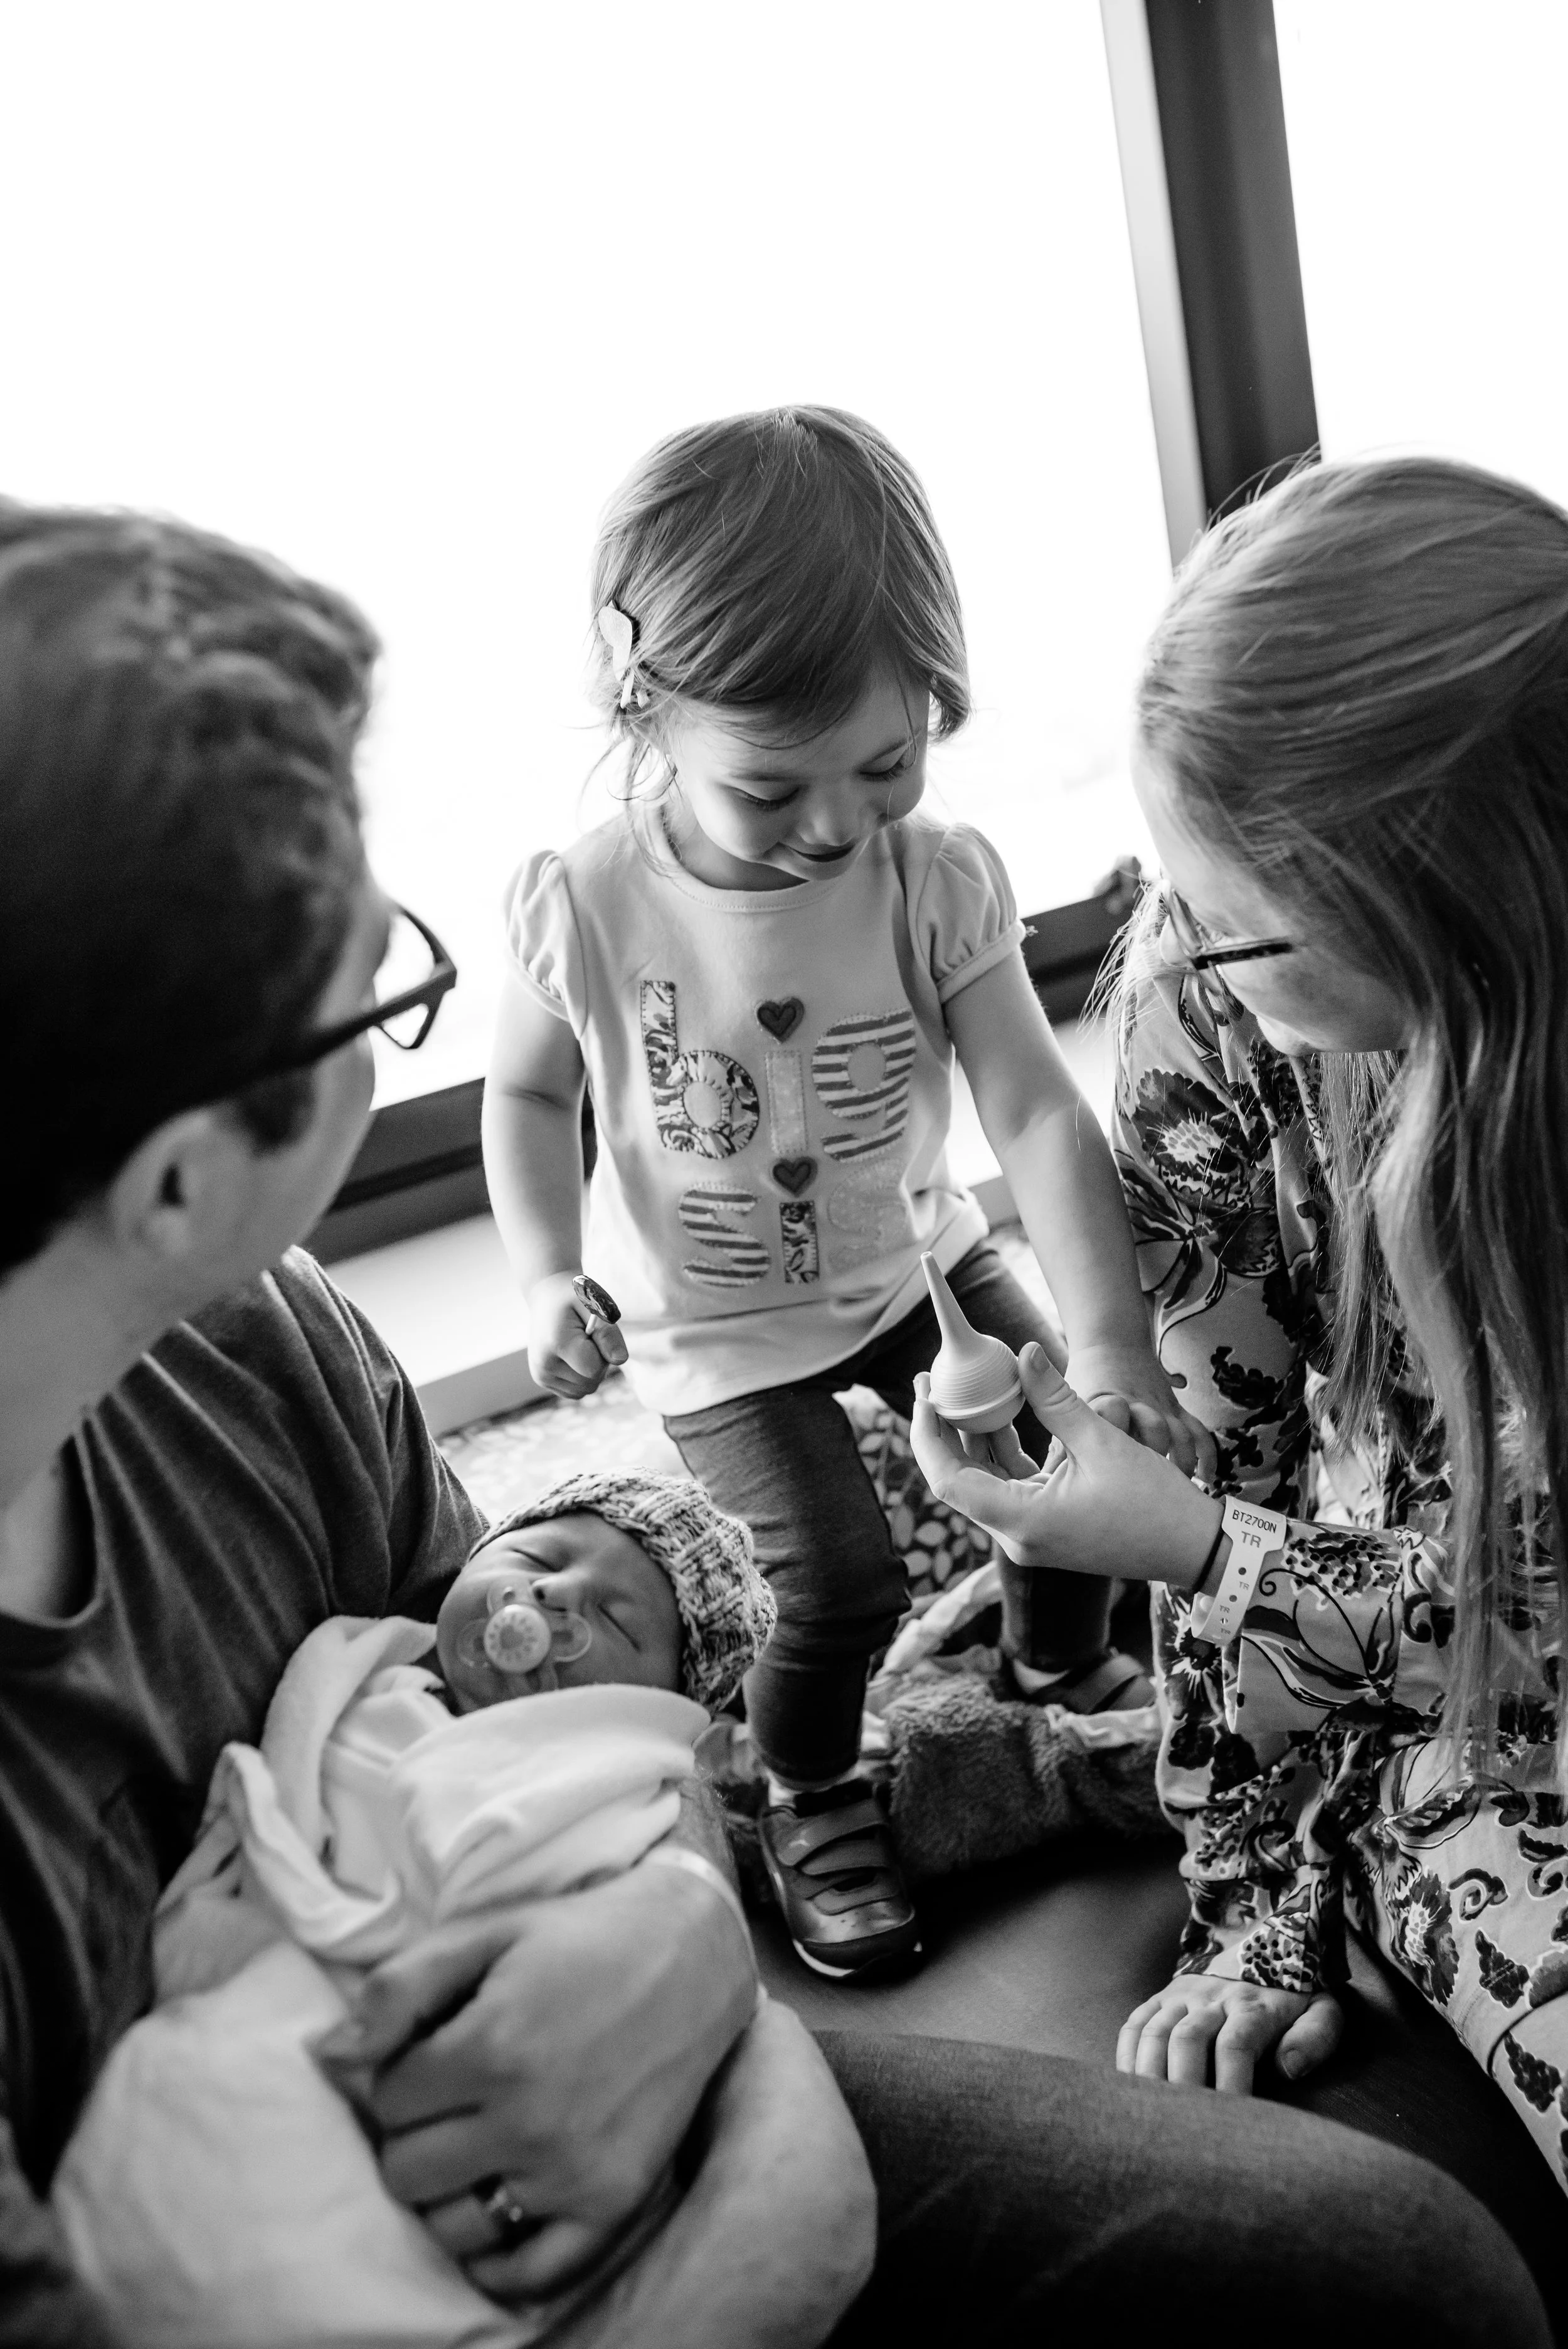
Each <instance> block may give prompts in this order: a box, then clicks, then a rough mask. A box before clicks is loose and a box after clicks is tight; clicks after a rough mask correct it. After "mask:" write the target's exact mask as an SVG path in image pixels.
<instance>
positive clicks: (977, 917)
mask: <svg viewBox="0 0 1568 2349" xmlns="http://www.w3.org/2000/svg"><path fill="white" fill-rule="evenodd" d="M914 933H915V942H916V945H917V947H919V948H920V950H921V952H922V954H923V958H924V960H925V961H926V964H927V967H928V968H929V969H930V972H931V975H932V978H934V980H935V982H936V999H937V1001H938V1002H939V1003H944V1004H945V1003H951V1002H952V1000H953V998H954V996H955V995H957V994H959V993H961V991H962V990H963V989H964V988H966V987H969V986H972V985H973V984H974V982H975V979H977V978H984V977H985V973H986V972H987V971H988V970H992V969H994V968H995V966H996V964H997V963H999V962H1003V961H1005V960H1006V957H1008V955H1010V954H1016V952H1017V950H1018V947H1019V946H1020V945H1021V944H1022V942H1023V937H1024V925H1023V923H1022V922H1021V921H1020V920H1019V919H1018V909H1017V906H1016V904H1015V903H1014V899H1013V887H1012V884H1011V882H1010V881H1009V880H1008V878H1007V874H1006V867H1005V866H1004V864H1003V863H1002V860H1001V858H1000V857H999V856H998V855H997V854H996V852H995V849H994V848H993V847H992V845H991V843H990V842H989V841H988V840H986V839H985V838H983V837H982V835H981V834H980V833H977V832H975V831H972V830H971V828H970V826H969V825H968V824H966V823H955V824H954V825H953V826H952V827H951V828H950V829H949V830H948V831H947V832H945V833H944V834H943V837H942V841H941V844H940V846H939V847H938V849H937V852H936V854H935V855H934V857H933V859H932V861H931V867H930V870H929V872H928V873H927V874H926V877H925V885H924V887H923V889H922V890H921V892H920V895H919V898H918V900H917V902H916V905H915V914H914Z"/></svg>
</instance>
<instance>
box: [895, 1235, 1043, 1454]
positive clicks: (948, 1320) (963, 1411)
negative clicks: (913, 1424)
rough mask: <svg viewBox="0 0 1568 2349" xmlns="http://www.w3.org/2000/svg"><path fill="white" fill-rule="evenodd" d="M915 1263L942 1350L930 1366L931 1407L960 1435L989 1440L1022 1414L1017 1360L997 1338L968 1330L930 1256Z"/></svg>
mask: <svg viewBox="0 0 1568 2349" xmlns="http://www.w3.org/2000/svg"><path fill="white" fill-rule="evenodd" d="M920 1262H921V1267H922V1269H923V1272H924V1274H925V1280H926V1286H927V1288H929V1289H930V1291H931V1301H932V1303H933V1305H934V1307H935V1308H936V1319H937V1321H938V1322H939V1324H940V1325H941V1329H942V1348H941V1350H940V1352H939V1353H938V1355H937V1357H936V1360H935V1361H934V1362H933V1364H932V1366H931V1400H932V1403H933V1406H934V1409H935V1410H936V1411H937V1412H939V1413H941V1415H942V1417H943V1418H944V1420H945V1421H946V1422H947V1424H948V1425H949V1427H955V1428H957V1429H958V1431H959V1433H961V1434H965V1435H991V1434H994V1433H995V1431H996V1430H997V1428H999V1427H1006V1426H1007V1425H1008V1423H1010V1422H1011V1421H1012V1420H1014V1419H1016V1417H1017V1415H1018V1413H1019V1412H1020V1411H1021V1410H1022V1409H1023V1404H1024V1382H1023V1381H1022V1379H1021V1378H1020V1377H1019V1376H1018V1358H1017V1356H1016V1354H1015V1353H1014V1351H1013V1349H1012V1348H1011V1346H1005V1345H1004V1344H1003V1343H1002V1340H1001V1339H1000V1338H987V1337H985V1336H984V1335H983V1334H982V1333H981V1331H980V1330H975V1329H971V1327H970V1325H969V1322H968V1320H967V1319H966V1318H965V1312H964V1308H963V1307H962V1306H961V1305H960V1304H959V1302H958V1299H956V1297H954V1294H953V1291H952V1290H951V1289H950V1288H948V1286H947V1283H946V1281H945V1280H944V1278H943V1274H942V1268H941V1266H940V1265H939V1264H938V1263H937V1261H936V1258H935V1257H934V1256H923V1257H921V1259H920Z"/></svg>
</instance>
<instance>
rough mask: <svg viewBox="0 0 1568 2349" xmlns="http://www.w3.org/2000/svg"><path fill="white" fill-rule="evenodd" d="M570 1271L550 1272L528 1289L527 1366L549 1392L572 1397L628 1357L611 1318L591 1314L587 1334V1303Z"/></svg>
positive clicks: (589, 1390)
mask: <svg viewBox="0 0 1568 2349" xmlns="http://www.w3.org/2000/svg"><path fill="white" fill-rule="evenodd" d="M574 1277H575V1276H574V1275H573V1274H572V1273H570V1272H552V1273H549V1274H547V1275H546V1277H545V1278H544V1279H543V1280H536V1281H535V1282H534V1284H533V1286H532V1288H530V1289H529V1290H528V1291H527V1302H528V1367H529V1370H530V1371H531V1372H532V1374H533V1376H534V1378H535V1379H536V1380H537V1381H538V1382H539V1384H540V1385H541V1386H542V1388H543V1389H544V1390H545V1392H546V1393H547V1394H552V1395H560V1396H562V1399H563V1400H564V1401H565V1402H577V1401H578V1399H579V1398H580V1397H581V1396H583V1395H585V1394H592V1393H593V1390H594V1388H595V1387H597V1386H599V1385H601V1384H602V1383H603V1378H604V1374H605V1372H606V1371H609V1370H611V1369H613V1368H614V1365H615V1364H616V1363H618V1362H624V1361H625V1359H626V1341H625V1340H624V1338H623V1337H622V1335H621V1332H620V1330H618V1329H617V1328H616V1326H615V1324H614V1321H606V1320H604V1319H602V1318H601V1317H600V1316H599V1315H597V1314H595V1315H594V1316H593V1336H592V1337H590V1336H589V1334H588V1328H587V1322H588V1318H589V1309H588V1308H587V1307H586V1306H585V1305H584V1304H583V1302H582V1299H580V1298H579V1297H578V1295H577V1293H576V1291H575V1290H574V1289H573V1285H572V1284H573V1278H574Z"/></svg>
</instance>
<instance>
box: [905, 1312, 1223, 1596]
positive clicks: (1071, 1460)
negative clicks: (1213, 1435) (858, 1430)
mask: <svg viewBox="0 0 1568 2349" xmlns="http://www.w3.org/2000/svg"><path fill="white" fill-rule="evenodd" d="M1018 1369H1019V1372H1020V1375H1021V1376H1022V1379H1023V1381H1024V1392H1025V1395H1026V1398H1027V1400H1028V1402H1029V1405H1030V1408H1031V1409H1032V1410H1033V1412H1034V1413H1035V1416H1036V1418H1037V1420H1038V1421H1039V1422H1040V1423H1041V1425H1042V1426H1043V1427H1045V1428H1047V1430H1048V1431H1049V1433H1051V1435H1052V1436H1053V1437H1055V1438H1056V1439H1057V1441H1056V1444H1053V1446H1052V1454H1051V1462H1050V1464H1049V1465H1048V1466H1047V1467H1046V1468H1044V1469H1042V1468H1040V1467H1039V1466H1038V1465H1037V1463H1036V1462H1034V1461H1033V1460H1031V1459H1030V1458H1029V1456H1028V1454H1026V1452H1025V1451H1024V1450H1023V1449H1022V1447H1021V1445H1020V1444H1019V1443H1018V1440H1017V1437H1016V1434H1015V1433H1013V1431H1012V1429H1010V1428H1005V1429H1003V1430H1002V1431H1001V1433H999V1434H996V1435H993V1436H991V1437H990V1438H989V1439H988V1443H989V1446H990V1450H991V1452H992V1454H993V1455H994V1457H993V1459H992V1460H991V1461H989V1462H987V1461H983V1460H981V1459H980V1458H978V1457H977V1456H975V1457H971V1456H970V1455H969V1454H968V1453H967V1452H966V1451H965V1448H964V1446H963V1445H962V1444H960V1442H959V1439H958V1438H957V1437H956V1436H955V1435H954V1433H953V1431H952V1429H951V1428H949V1427H948V1426H947V1424H946V1423H945V1422H944V1421H943V1420H942V1419H940V1418H938V1416H937V1414H936V1413H935V1411H934V1409H933V1408H932V1404H931V1381H930V1380H929V1379H928V1378H926V1377H925V1376H924V1375H922V1376H921V1377H920V1378H918V1379H917V1380H916V1381H915V1398H916V1400H915V1406H914V1419H913V1424H912V1428H911V1441H912V1443H913V1449H914V1456H915V1458H916V1459H917V1460H918V1461H919V1463H920V1466H921V1472H922V1474H923V1476H924V1478H925V1481H926V1483H927V1484H928V1485H930V1487H931V1490H932V1492H933V1493H934V1495H935V1496H936V1498H937V1499H938V1500H939V1501H944V1502H945V1503H946V1504H947V1505H948V1506H949V1507H951V1508H954V1509H959V1510H962V1512H963V1513H964V1515H965V1516H966V1517H971V1518H973V1520H974V1521H975V1524H976V1525H977V1526H985V1529H986V1531H987V1532H988V1533H991V1534H994V1535H995V1537H996V1539H997V1541H998V1542H999V1543H1000V1544H1001V1546H1002V1547H1003V1549H1004V1550H1005V1551H1006V1555H1007V1556H1008V1557H1010V1558H1011V1559H1012V1560H1013V1562H1014V1564H1015V1565H1016V1566H1051V1567H1062V1568H1067V1569H1068V1571H1069V1572H1071V1573H1074V1574H1104V1575H1123V1576H1127V1577H1129V1578H1131V1579H1132V1580H1134V1581H1138V1582H1158V1581H1168V1582H1174V1583H1177V1584H1179V1585H1181V1587H1182V1588H1191V1586H1192V1585H1193V1584H1194V1583H1195V1582H1196V1581H1197V1579H1198V1578H1199V1576H1200V1575H1201V1574H1202V1569H1203V1562H1204V1560H1205V1559H1206V1558H1207V1557H1208V1556H1209V1553H1210V1551H1211V1549H1212V1547H1213V1541H1214V1537H1215V1535H1216V1534H1217V1533H1218V1531H1219V1529H1220V1515H1221V1511H1220V1504H1219V1502H1218V1501H1216V1500H1214V1499H1212V1497H1211V1495H1208V1494H1207V1493H1203V1492H1201V1491H1200V1490H1199V1488H1198V1486H1197V1485H1194V1484H1191V1483H1190V1482H1189V1480H1188V1479H1187V1478H1186V1477H1185V1476H1183V1475H1182V1474H1181V1470H1180V1469H1179V1468H1173V1467H1172V1466H1171V1463H1170V1462H1169V1461H1168V1460H1165V1459H1163V1458H1161V1454H1159V1453H1158V1452H1150V1451H1149V1450H1148V1449H1147V1448H1146V1447H1145V1446H1144V1445H1142V1444H1136V1443H1134V1441H1133V1439H1132V1438H1131V1436H1130V1435H1124V1434H1123V1433H1122V1432H1121V1430H1120V1429H1119V1428H1118V1427H1113V1426H1112V1425H1111V1424H1110V1423H1109V1420H1107V1419H1105V1418H1102V1417H1101V1416H1100V1414H1099V1413H1098V1412H1095V1411H1092V1410H1091V1409H1090V1407H1089V1405H1088V1403H1087V1402H1084V1401H1083V1400H1082V1398H1081V1397H1080V1396H1079V1395H1078V1394H1075V1393H1074V1392H1073V1390H1072V1388H1071V1387H1069V1386H1068V1383H1067V1381H1066V1380H1065V1379H1064V1378H1062V1376H1061V1375H1060V1373H1059V1372H1058V1371H1055V1370H1053V1368H1052V1367H1051V1364H1050V1363H1049V1362H1048V1361H1047V1359H1046V1355H1045V1353H1044V1351H1043V1350H1042V1349H1041V1348H1040V1347H1038V1346H1026V1347H1025V1349H1024V1350H1023V1352H1022V1353H1021V1354H1020V1355H1019V1357H1018ZM1058 1447H1059V1453H1058Z"/></svg>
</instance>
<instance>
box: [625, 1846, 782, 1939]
mask: <svg viewBox="0 0 1568 2349" xmlns="http://www.w3.org/2000/svg"><path fill="white" fill-rule="evenodd" d="M641 1865H642V1866H643V1867H644V1868H679V1869H680V1870H681V1872H682V1874H683V1875H685V1876H695V1877H697V1878H699V1879H700V1880H701V1881H702V1882H703V1883H704V1884H706V1885H707V1886H708V1887H709V1888H710V1889H712V1890H713V1891H715V1892H717V1895H718V1897H719V1899H721V1900H722V1901H723V1902H724V1905H725V1907H726V1908H727V1909H728V1910H729V1913H730V1915H731V1916H732V1917H733V1918H734V1920H735V1921H736V1923H737V1924H738V1926H739V1928H740V1930H741V1932H742V1934H743V1935H744V1936H745V1940H746V1948H747V1952H748V1956H749V1957H750V1959H751V1962H752V1964H753V1966H755V1965H756V1963H757V1951H756V1950H755V1948H754V1947H753V1944H752V1940H751V1928H750V1926H749V1925H748V1923H747V1921H746V1911H745V1909H743V1908H742V1907H741V1905H740V1896H739V1894H738V1892H737V1891H736V1889H735V1887H734V1885H733V1884H731V1882H730V1881H729V1878H727V1876H726V1875H725V1873H724V1870H723V1869H722V1868H716V1867H715V1866H714V1864H713V1862H712V1860H711V1859H705V1858H704V1857H703V1856H702V1854H701V1852H700V1851H693V1850H692V1848H691V1847H690V1845H689V1844H684V1843H656V1844H655V1846H654V1847H653V1849H652V1850H651V1851H645V1853H644V1854H643V1857H642V1861H641Z"/></svg>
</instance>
